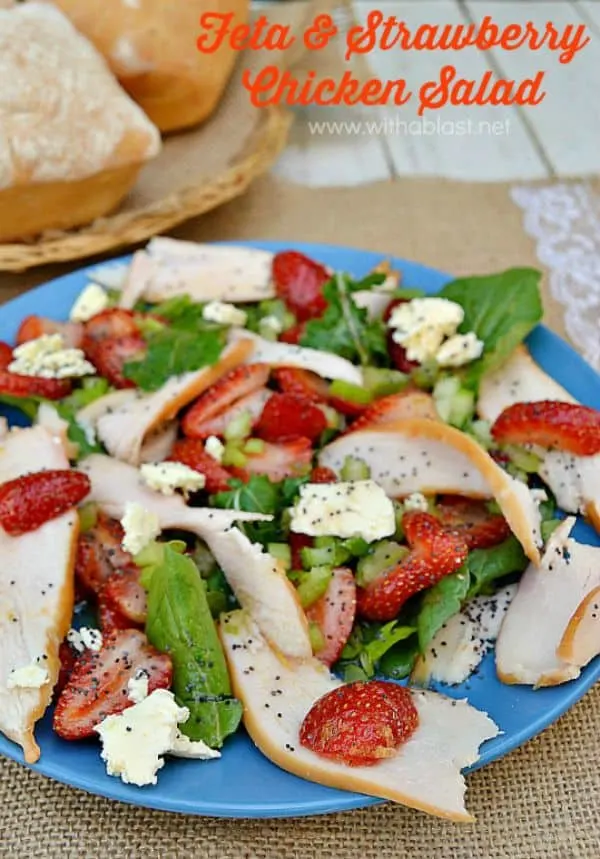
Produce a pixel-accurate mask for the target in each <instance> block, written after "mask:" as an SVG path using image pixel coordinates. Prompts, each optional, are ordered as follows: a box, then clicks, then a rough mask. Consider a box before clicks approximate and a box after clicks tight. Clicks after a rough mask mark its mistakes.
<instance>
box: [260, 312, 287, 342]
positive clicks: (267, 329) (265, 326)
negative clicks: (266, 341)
mask: <svg viewBox="0 0 600 859" xmlns="http://www.w3.org/2000/svg"><path fill="white" fill-rule="evenodd" d="M258 327H259V329H260V333H261V336H262V337H269V335H271V336H272V337H278V336H279V335H280V334H281V332H282V331H283V323H282V322H281V320H280V319H278V318H277V317H276V316H273V314H271V315H270V316H263V318H262V319H261V320H260V322H259V324H258Z"/></svg>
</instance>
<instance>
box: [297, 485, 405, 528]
mask: <svg viewBox="0 0 600 859" xmlns="http://www.w3.org/2000/svg"><path fill="white" fill-rule="evenodd" d="M290 528H291V530H292V531H294V532H296V533H299V534H308V535H309V536H312V537H320V536H323V537H326V536H327V537H362V538H363V540H366V541H367V543H372V542H373V541H374V540H380V539H381V538H382V537H389V536H390V535H391V534H393V533H394V531H395V530H396V517H395V515H394V505H393V504H392V502H391V500H390V499H389V498H388V497H387V495H386V494H385V492H384V491H383V489H382V488H381V487H380V486H378V484H377V483H375V481H373V480H356V481H352V482H349V483H330V484H319V483H307V484H305V485H304V486H301V487H300V498H299V500H298V502H297V504H296V506H295V507H294V508H292V520H291V525H290Z"/></svg>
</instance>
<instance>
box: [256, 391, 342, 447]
mask: <svg viewBox="0 0 600 859" xmlns="http://www.w3.org/2000/svg"><path fill="white" fill-rule="evenodd" d="M326 429H327V419H326V417H325V415H324V414H323V412H322V411H321V409H319V408H317V406H315V405H313V404H312V403H311V402H310V400H305V399H303V398H301V397H297V396H295V395H294V394H273V396H272V397H270V399H269V401H268V402H267V403H266V405H265V407H264V409H263V410H262V414H261V416H260V417H259V419H258V422H257V424H256V428H255V434H256V435H257V436H258V437H259V438H262V439H265V441H273V442H278V441H286V440H288V439H291V438H297V437H298V436H304V438H308V439H310V440H311V441H316V439H318V438H319V436H320V435H321V433H322V432H323V431H324V430H326Z"/></svg>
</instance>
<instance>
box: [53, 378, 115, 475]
mask: <svg viewBox="0 0 600 859" xmlns="http://www.w3.org/2000/svg"><path fill="white" fill-rule="evenodd" d="M109 390H111V388H110V386H109V384H108V382H107V381H106V379H102V378H100V377H98V376H96V377H93V378H89V379H84V381H83V384H82V386H81V387H80V388H77V389H76V390H74V391H73V393H72V394H69V396H68V397H65V399H64V400H61V401H60V402H57V403H53V405H54V406H55V407H56V411H57V412H58V414H59V416H60V417H61V418H62V419H63V420H64V421H67V423H68V424H69V429H68V430H67V435H68V437H69V439H70V440H71V441H72V442H74V443H75V444H76V445H77V446H78V448H79V457H78V458H83V457H85V456H89V455H90V454H91V453H102V452H103V451H104V448H103V447H102V445H101V444H99V442H96V441H90V439H89V438H88V436H87V434H86V432H85V430H84V429H83V427H82V426H81V425H80V424H78V423H77V420H76V415H77V412H78V411H79V410H80V409H82V408H83V407H84V406H88V405H89V404H90V403H93V402H94V401H95V400H98V399H100V397H103V396H104V395H105V394H107V393H108V392H109Z"/></svg>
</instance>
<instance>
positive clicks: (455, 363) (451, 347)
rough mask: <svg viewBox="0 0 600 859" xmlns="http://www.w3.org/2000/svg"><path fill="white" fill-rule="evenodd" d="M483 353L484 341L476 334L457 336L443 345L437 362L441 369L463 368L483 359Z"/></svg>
mask: <svg viewBox="0 0 600 859" xmlns="http://www.w3.org/2000/svg"><path fill="white" fill-rule="evenodd" d="M482 352H483V341H482V340H479V339H478V337H477V335H476V334H475V332H473V331H469V333H468V334H455V335H454V336H453V337H450V338H449V339H448V340H446V342H445V343H443V344H442V345H441V346H440V348H439V349H438V352H437V355H436V356H435V360H436V361H437V363H438V364H439V365H440V367H462V366H463V365H464V364H470V363H471V361H475V360H476V359H477V358H480V357H481V353H482Z"/></svg>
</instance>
